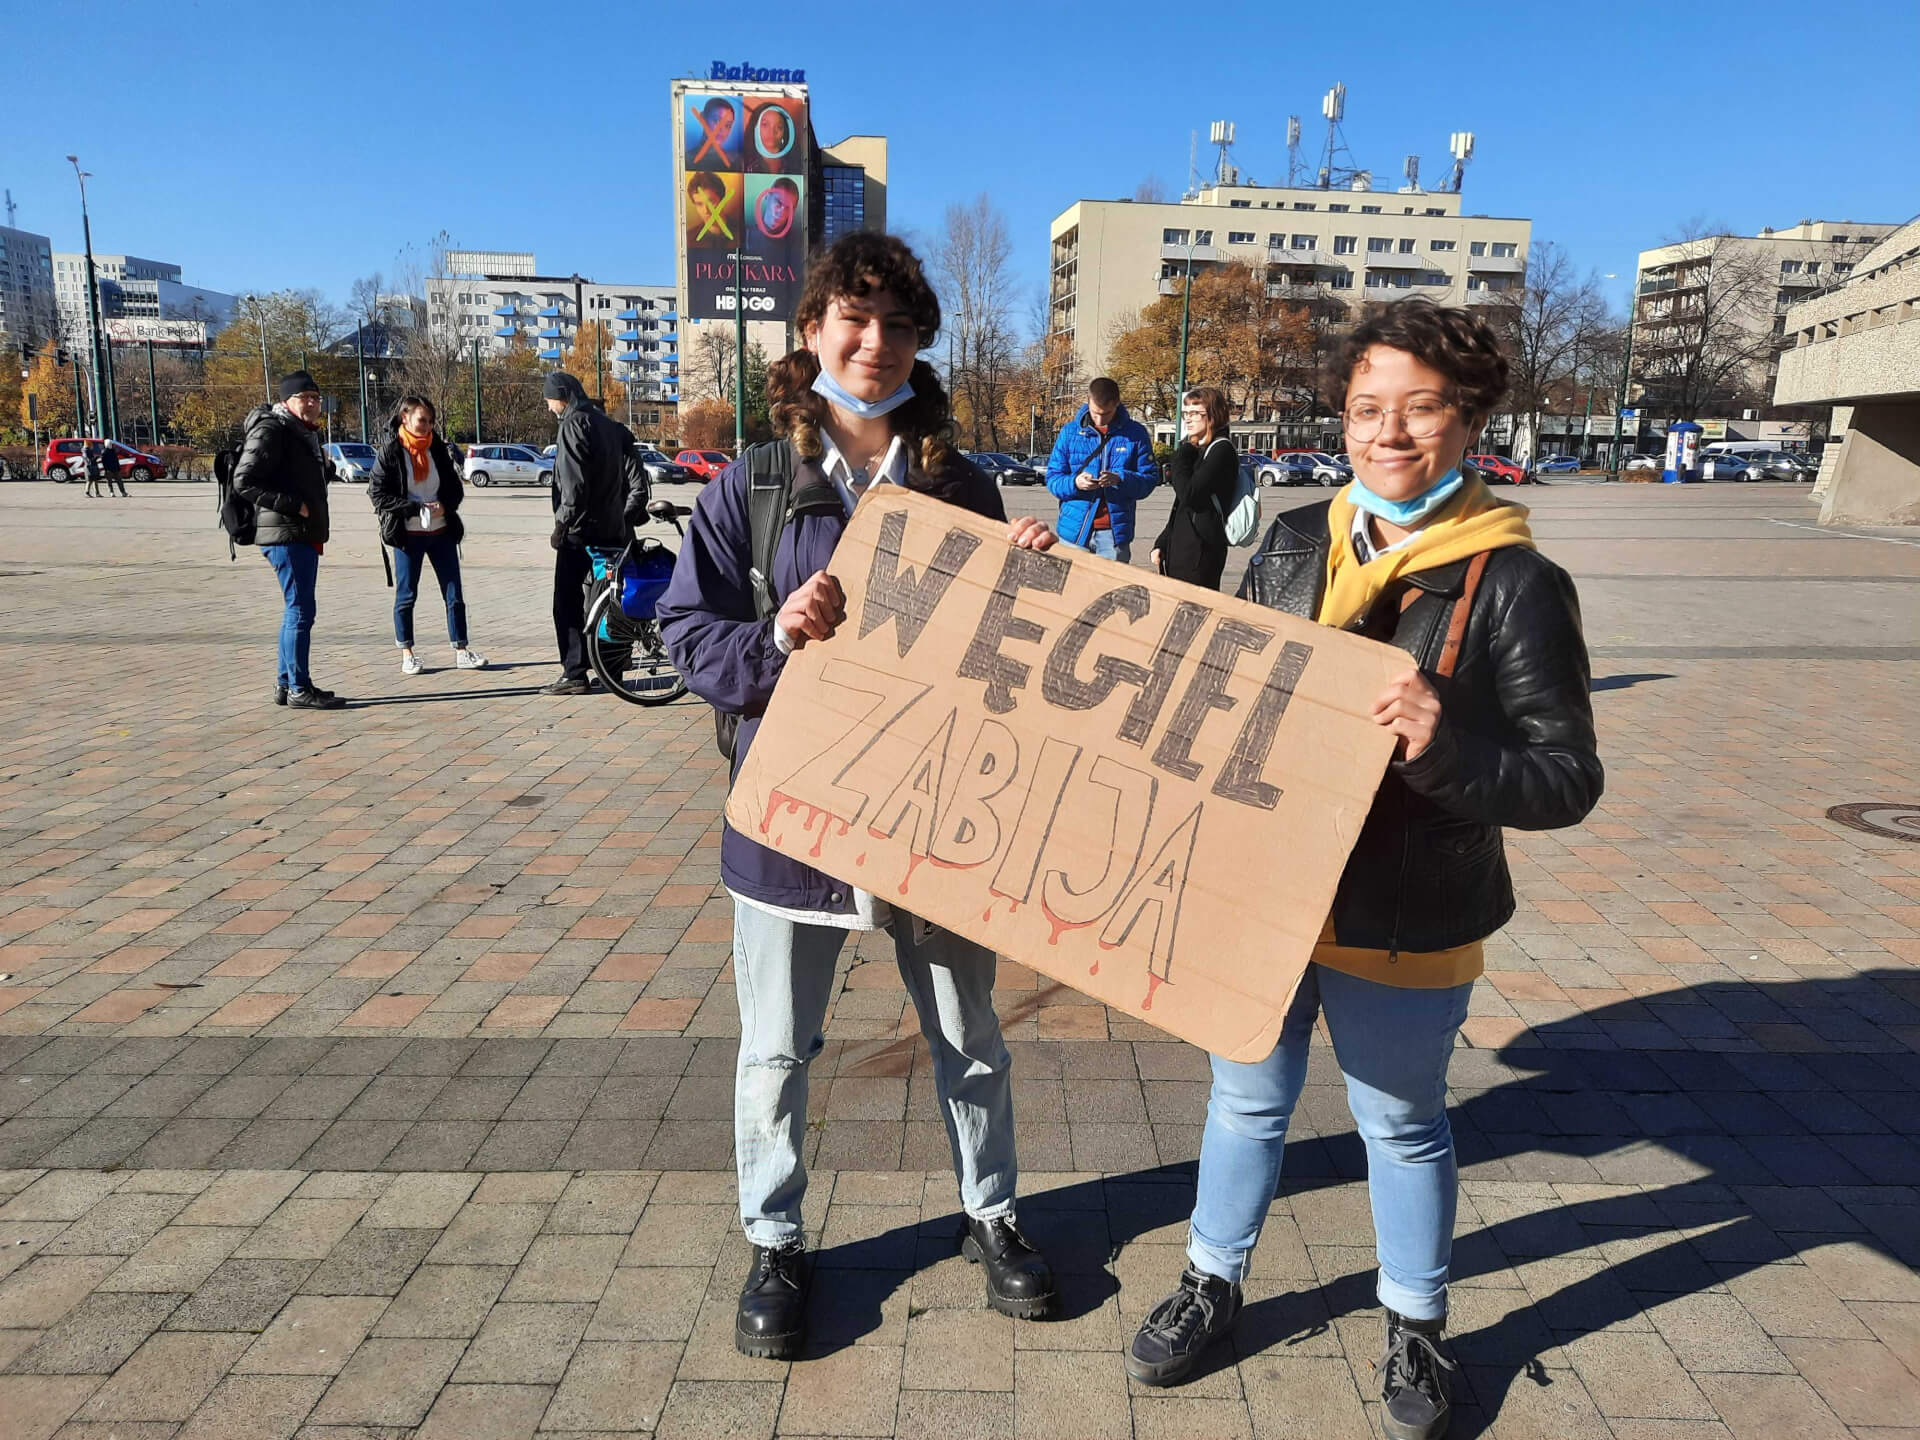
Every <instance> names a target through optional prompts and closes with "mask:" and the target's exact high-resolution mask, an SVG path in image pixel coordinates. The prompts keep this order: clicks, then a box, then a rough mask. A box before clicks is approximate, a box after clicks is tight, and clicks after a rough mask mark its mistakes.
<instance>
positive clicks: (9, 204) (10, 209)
mask: <svg viewBox="0 0 1920 1440" xmlns="http://www.w3.org/2000/svg"><path fill="white" fill-rule="evenodd" d="M18 209H19V207H18V206H17V205H15V204H14V203H13V191H11V190H9V191H7V228H8V229H9V230H11V229H12V228H13V217H14V213H15V212H16V211H17V210H18Z"/></svg>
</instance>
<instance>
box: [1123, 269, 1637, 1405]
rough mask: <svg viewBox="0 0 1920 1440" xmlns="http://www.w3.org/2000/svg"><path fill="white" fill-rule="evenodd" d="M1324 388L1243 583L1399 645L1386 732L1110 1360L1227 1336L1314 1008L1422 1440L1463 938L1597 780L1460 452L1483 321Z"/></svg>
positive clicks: (1387, 1353) (1498, 919) (1160, 1364)
mask: <svg viewBox="0 0 1920 1440" xmlns="http://www.w3.org/2000/svg"><path fill="white" fill-rule="evenodd" d="M1328 379H1329V383H1330V388H1331V390H1332V391H1333V393H1334V394H1335V395H1336V396H1337V397H1339V398H1340V400H1341V403H1342V406H1343V413H1344V416H1345V422H1346V441H1347V449H1348V452H1349V453H1350V454H1351V455H1352V457H1353V469H1354V478H1353V480H1352V482H1351V483H1350V484H1348V485H1347V486H1346V487H1345V488H1344V489H1342V490H1341V492H1340V493H1339V494H1338V495H1336V496H1335V497H1334V498H1333V499H1332V500H1331V501H1329V502H1326V503H1324V504H1319V505H1313V506H1308V507H1305V508H1302V509H1299V510H1293V511H1290V512H1288V513H1287V514H1285V515H1282V516H1281V517H1280V518H1279V519H1277V520H1276V521H1275V522H1274V523H1273V525H1272V526H1271V527H1270V528H1269V530H1268V531H1267V534H1266V535H1265V537H1264V538H1263V539H1262V541H1261V544H1260V548H1259V551H1258V552H1257V553H1256V554H1255V555H1254V557H1253V560H1252V562H1251V564H1250V565H1249V566H1248V568H1247V575H1246V579H1245V580H1244V581H1243V582H1242V584H1241V587H1240V594H1241V595H1242V596H1243V597H1245V598H1248V599H1251V600H1255V601H1257V602H1259V603H1261V604H1264V605H1270V606H1273V607H1274V608H1276V609H1282V610H1288V611H1291V612H1292V613H1294V614H1297V615H1301V616H1305V617H1308V618H1311V619H1314V620H1317V621H1319V622H1320V623H1321V624H1323V625H1336V626H1339V627H1340V628H1342V629H1345V630H1350V631H1354V632H1356V633H1358V634H1362V635H1367V636H1371V637H1372V638H1374V639H1378V640H1383V641H1386V642H1388V643H1390V644H1394V645H1398V646H1400V647H1401V648H1402V649H1405V650H1407V651H1408V652H1409V653H1410V655H1411V657H1412V658H1411V661H1410V663H1409V664H1408V667H1407V669H1406V670H1405V672H1404V673H1402V674H1400V675H1398V676H1397V677H1395V678H1394V680H1393V681H1392V683H1391V684H1389V685H1388V687H1387V688H1386V690H1385V691H1384V692H1382V694H1381V695H1380V696H1379V697H1378V699H1377V700H1376V701H1375V702H1374V706H1373V718H1374V720H1375V721H1376V722H1377V723H1378V724H1380V725H1381V726H1383V727H1385V728H1386V729H1388V730H1390V731H1392V733H1393V734H1394V736H1395V737H1396V738H1397V742H1398V743H1397V745H1396V748H1395V754H1394V758H1393V761H1392V763H1391V764H1390V765H1389V767H1388V771H1387V775H1386V777H1385V779H1384V780H1383V781H1382V783H1381V786H1380V790H1379V792H1378V794H1377V795H1376V797H1375V799H1374V803H1373V808H1372V810H1371V812H1370V813H1369V814H1368V816H1367V819H1366V823H1365V825H1364V826H1363V827H1362V829H1361V833H1360V838H1359V840H1358V842H1357V843H1356V844H1355V846H1354V849H1353V854H1352V857H1351V859H1350V860H1349V861H1348V863H1347V867H1346V870H1345V872H1344V873H1343V874H1342V875H1341V877H1340V884H1339V888H1338V891H1337V892H1336V894H1335V896H1334V901H1333V909H1332V911H1331V913H1330V914H1329V915H1328V917H1327V921H1326V925H1325V927H1324V928H1323V930H1322V932H1321V935H1320V942H1319V944H1318V945H1317V946H1316V947H1315V950H1314V954H1313V959H1312V962H1311V963H1310V964H1309V965H1308V967H1307V970H1306V973H1305V974H1304V975H1303V976H1302V978H1301V981H1300V986H1299V989H1298V990H1297V991H1296V992H1295V997H1294V1001H1293V1004H1292V1006H1291V1008H1290V1009H1289V1011H1288V1014H1287V1017H1286V1021H1285V1023H1284V1024H1283V1026H1282V1029H1281V1034H1280V1039H1279V1042H1278V1044H1277V1045H1276V1046H1275V1048H1274V1051H1273V1053H1272V1054H1271V1055H1269V1056H1268V1057H1267V1058H1266V1059H1264V1060H1261V1061H1258V1062H1256V1063H1253V1064H1246V1065H1243V1064H1238V1063H1235V1062H1233V1061H1230V1060H1224V1059H1222V1058H1220V1057H1219V1056H1215V1057H1213V1093H1212V1096H1211V1098H1210V1099H1209V1101H1208V1104H1207V1124H1206V1129H1205V1132H1204V1135H1203V1138H1202V1141H1201V1152H1200V1173H1199V1187H1198V1195H1197V1197H1196V1203H1195V1205H1194V1211H1193V1219H1192V1224H1191V1229H1190V1233H1189V1239H1188V1243H1187V1260H1188V1265H1187V1269H1186V1272H1185V1274H1183V1275H1182V1276H1181V1277H1180V1288H1179V1289H1178V1290H1176V1291H1174V1292H1173V1294H1171V1295H1170V1296H1168V1297H1167V1298H1166V1299H1165V1300H1163V1301H1162V1302H1161V1303H1160V1304H1159V1305H1158V1306H1156V1307H1155V1308H1154V1310H1153V1311H1152V1313H1151V1314H1149V1315H1148V1317H1147V1319H1146V1321H1145V1323H1143V1324H1142V1325H1141V1327H1140V1330H1139V1333H1138V1334H1137V1335H1136V1336H1135V1337H1134V1341H1133V1345H1132V1348H1131V1350H1130V1351H1129V1354H1128V1356H1127V1369H1128V1371H1129V1372H1130V1373H1131V1374H1132V1375H1133V1376H1134V1377H1135V1378H1136V1379H1139V1380H1141V1381H1143V1382H1145V1383H1147V1384H1152V1385H1171V1384H1175V1383H1177V1382H1179V1381H1180V1380H1182V1379H1184V1378H1185V1377H1186V1376H1187V1375H1188V1374H1189V1373H1190V1372H1191V1371H1192V1369H1193V1366H1194V1364H1195V1362H1196V1361H1197V1360H1198V1358H1199V1356H1200V1354H1201V1352H1202V1351H1203V1350H1204V1349H1205V1348H1206V1346H1207V1345H1208V1344H1209V1343H1210V1342H1211V1341H1213V1340H1215V1339H1217V1338H1218V1337H1219V1336H1221V1335H1223V1334H1224V1333H1226V1331H1227V1330H1228V1329H1229V1328H1230V1327H1231V1326H1232V1324H1233V1319H1234V1316H1235V1315H1236V1314H1237V1313H1238V1312H1239V1309H1240V1300H1241V1294H1240V1282H1241V1280H1242V1279H1243V1278H1244V1277H1245V1276H1246V1274H1247V1272H1248V1266H1249V1262H1250V1260H1251V1258H1252V1255H1253V1249H1254V1245H1255V1243H1256V1242H1257V1241H1258V1240H1259V1238H1260V1228H1261V1225H1262V1224H1263V1222H1264V1221H1265V1219H1266V1214H1267V1206H1268V1204H1269V1203H1270V1202H1271V1201H1272V1199H1273V1197H1274V1193H1275V1190H1276V1187H1277V1185H1278V1183H1279V1179H1280V1160H1281V1153H1282V1149H1283V1147H1284V1145H1285V1143H1286V1136H1287V1123H1288V1120H1289V1119H1290V1118H1291V1116H1292V1113H1293V1107H1294V1104H1295V1102H1296V1101H1297V1100H1298V1099H1299V1096H1300V1088H1301V1085H1302V1084H1303V1083H1304V1081H1305V1079H1306V1069H1307V1047H1308V1043H1309V1041H1310V1040H1311V1039H1312V1035H1313V1027H1314V1020H1315V1018H1316V1016H1318V1015H1324V1016H1325V1017H1326V1023H1327V1030H1328V1033H1329V1035H1330V1036H1331V1038H1332V1041H1333V1049H1334V1054H1335V1057H1336V1058H1337V1060H1338V1062H1339V1065H1340V1069H1341V1072H1342V1074H1343V1075H1344V1076H1345V1077H1346V1083H1347V1101H1348V1105H1349V1107H1350V1108H1351V1109H1352V1111H1353V1117H1354V1123H1355V1126H1356V1128H1357V1129H1358V1130H1359V1132H1360V1136H1361V1138H1362V1140H1363V1141H1364V1142H1365V1143H1366V1147H1367V1184H1368V1190H1369V1193H1370V1195H1371V1198H1372V1202H1373V1223H1374V1234H1375V1240H1376V1245H1377V1251H1378V1259H1379V1264H1380V1274H1379V1283H1378V1294H1379V1298H1380V1303H1381V1305H1382V1306H1383V1307H1384V1309H1385V1311H1386V1317H1385V1318H1386V1335H1385V1342H1384V1346H1383V1352H1382V1356H1381V1360H1380V1364H1379V1367H1378V1378H1379V1381H1380V1386H1381V1395H1380V1399H1381V1401H1382V1405H1381V1424H1382V1427H1383V1428H1384V1429H1385V1431H1386V1433H1387V1435H1389V1436H1390V1437H1392V1440H1432V1437H1436V1436H1439V1435H1441V1434H1443V1433H1444V1432H1445V1430H1446V1428H1447V1421H1448V1417H1449V1403H1448V1394H1447V1379H1446V1377H1447V1374H1448V1372H1449V1371H1451V1370H1452V1369H1453V1363H1452V1361H1451V1360H1450V1359H1449V1358H1448V1356H1447V1354H1446V1352H1445V1350H1444V1348H1443V1344H1442V1339H1441V1337H1442V1332H1443V1331H1444V1329H1445V1327H1446V1318H1447V1278H1448V1269H1449V1264H1450V1258H1451V1253H1452V1248H1453V1222H1454V1211H1455V1207H1456V1204H1457V1186H1458V1181H1457V1176H1456V1172H1455V1167H1454V1156H1453V1136H1452V1132H1451V1131H1450V1129H1449V1128H1448V1125H1447V1111H1446V1094H1447V1064H1448V1061H1449V1060H1450V1058H1451V1056H1452V1053H1453V1044H1454V1036H1455V1033H1456V1032H1457V1031H1458V1030H1459V1028H1460V1023H1461V1021H1462V1020H1464V1019H1465V1018H1466V1014H1467V997H1468V994H1469V992H1470V991H1471V990H1472V988H1473V982H1474V980H1475V978H1477V977H1478V976H1479V974H1480V973H1481V970H1482V968H1483V957H1482V944H1483V942H1484V941H1485V939H1486V937H1487V936H1489V935H1491V934H1492V933H1493V932H1494V931H1496V930H1498V929H1499V928H1500V927H1501V926H1502V925H1504V924H1505V923H1506V922H1507V920H1508V919H1509V918H1510V917H1511V916H1512V914H1513V882H1512V880H1511V878H1510V877H1509V875H1508V873H1507V862H1506V855H1505V852H1504V849H1503V848H1502V844H1501V834H1500V832H1501V828H1502V827H1503V826H1511V827H1514V828H1516V829H1522V830H1550V829H1555V828H1557V827H1560V826H1565V825H1573V824H1577V823H1578V822H1579V821H1580V820H1581V819H1583V818H1584V817H1585V816H1586V814H1587V812H1588V811H1590V810H1591V809H1592V808H1593V806H1594V804H1595V803H1596V802H1597V801H1598V800H1599V798H1600V788H1601V768H1600V760H1599V756H1598V755H1597V754H1596V752H1595V747H1594V733H1593V711H1592V707H1591V705H1590V703H1589V701H1588V696H1587V687H1588V663H1587V651H1586V644H1585V641H1584V640H1583V639H1582V636H1581V631H1580V611H1579V604H1578V601H1577V599H1576V598H1575V595H1574V590H1573V582H1572V581H1571V580H1570V579H1569V578H1568V577H1567V574H1566V572H1565V571H1563V570H1561V569H1560V567H1559V566H1557V565H1554V564H1553V563H1552V562H1551V561H1549V560H1547V559H1546V558H1544V557H1543V556H1542V555H1541V554H1540V553H1539V552H1538V551H1537V550H1536V549H1535V548H1534V544H1533V537H1532V534H1531V532H1530V531H1529V530H1528V527H1527V512H1526V510H1525V509H1524V508H1523V507H1521V506H1518V505H1510V504H1504V503H1502V502H1501V501H1499V500H1496V499H1495V498H1494V497H1493V495H1492V494H1490V493H1489V492H1488V490H1487V488H1486V486H1485V484H1484V483H1483V482H1482V481H1481V480H1480V479H1479V477H1478V476H1477V475H1475V474H1474V473H1473V472H1472V471H1470V470H1469V469H1467V467H1466V464H1465V455H1466V452H1467V451H1469V450H1470V449H1472V447H1473V444H1474V442H1475V441H1476V440H1478V438H1479V436H1480V432H1481V429H1482V428H1483V427H1484V426H1485V425H1486V423H1487V420H1488V418H1489V417H1490V416H1491V415H1492V413H1493V410H1494V407H1495V406H1496V405H1497V404H1498V403H1499V401H1500V398H1501V396H1502V395H1503V394H1504V393H1505V391H1506V388H1507V361H1506V358H1505V356H1504V355H1502V353H1501V350H1500V344H1499V341H1498V340H1497V338H1496V337H1495V335H1494V333H1493V331H1492V330H1491V329H1490V328H1489V327H1488V325H1487V324H1486V322H1485V321H1483V320H1482V319H1480V318H1479V317H1478V316H1476V315H1474V314H1472V313H1471V312H1468V311H1464V310H1443V309H1441V308H1440V307H1438V306H1436V305H1434V304H1432V303H1431V302H1429V301H1426V300H1406V301H1402V302H1401V303H1399V304H1397V305H1394V306H1391V307H1389V308H1388V309H1386V310H1385V311H1383V312H1382V313H1381V314H1379V315H1378V316H1376V317H1374V318H1373V319H1371V320H1368V321H1367V322H1365V323H1364V324H1362V325H1361V326H1359V327H1358V328H1357V329H1356V330H1355V331H1354V332H1353V333H1352V334H1351V335H1350V336H1348V337H1347V339H1346V340H1345V341H1344V342H1343V344H1342V346H1341V348H1340V350H1339V353H1338V354H1337V355H1336V356H1335V358H1334V364H1333V366H1332V368H1331V373H1330V374H1329V376H1328Z"/></svg>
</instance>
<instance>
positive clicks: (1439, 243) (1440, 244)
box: [1427, 240, 1453, 250]
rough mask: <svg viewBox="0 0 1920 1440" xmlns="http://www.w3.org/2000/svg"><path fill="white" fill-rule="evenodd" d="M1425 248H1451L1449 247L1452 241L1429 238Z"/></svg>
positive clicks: (1451, 245) (1451, 247) (1451, 246)
mask: <svg viewBox="0 0 1920 1440" xmlns="http://www.w3.org/2000/svg"><path fill="white" fill-rule="evenodd" d="M1427 248H1428V249H1429V250H1451V249H1453V241H1451V240H1429V241H1428V242H1427Z"/></svg>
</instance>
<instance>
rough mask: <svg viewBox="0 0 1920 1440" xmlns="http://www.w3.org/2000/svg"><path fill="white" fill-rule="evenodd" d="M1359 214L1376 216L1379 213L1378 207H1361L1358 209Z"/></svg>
mask: <svg viewBox="0 0 1920 1440" xmlns="http://www.w3.org/2000/svg"><path fill="white" fill-rule="evenodd" d="M1360 213H1361V214H1362V215H1378V214H1379V213H1380V207H1379V206H1378V205H1362V206H1361V207H1360Z"/></svg>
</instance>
